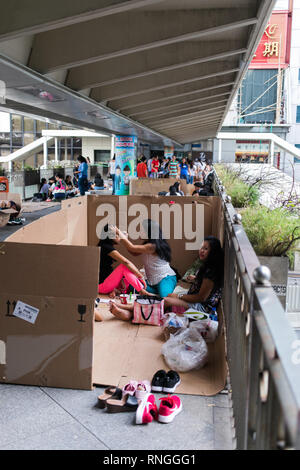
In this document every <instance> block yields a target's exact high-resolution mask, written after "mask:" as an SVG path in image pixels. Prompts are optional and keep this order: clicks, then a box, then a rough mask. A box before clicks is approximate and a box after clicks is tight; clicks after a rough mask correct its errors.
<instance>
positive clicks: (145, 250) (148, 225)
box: [110, 219, 177, 320]
mask: <svg viewBox="0 0 300 470" xmlns="http://www.w3.org/2000/svg"><path fill="white" fill-rule="evenodd" d="M142 226H143V231H144V237H143V238H146V240H145V243H144V244H143V245H134V244H133V243H131V242H130V241H129V240H128V238H127V236H126V235H125V234H124V233H122V232H121V231H120V230H119V229H117V228H116V231H117V233H118V235H119V236H120V238H121V241H122V242H123V244H124V245H125V246H126V248H127V250H128V251H129V252H130V253H131V254H133V255H142V256H143V264H144V267H145V272H146V276H147V294H148V295H158V296H159V297H167V296H168V295H169V294H171V293H172V292H173V291H174V289H175V287H176V284H177V276H176V272H175V271H174V270H173V269H172V268H171V266H170V261H171V248H170V246H169V244H168V242H167V241H166V240H165V239H164V238H163V235H162V231H161V228H160V226H159V225H158V224H157V223H156V222H155V221H153V220H151V219H147V220H144V221H143V223H142ZM122 307H123V305H122ZM122 307H121V304H115V305H111V306H110V311H111V313H112V314H113V315H115V316H116V317H118V318H120V319H122V320H129V319H130V318H131V317H132V310H133V307H132V306H128V309H127V307H126V308H125V315H124V309H123V308H122Z"/></svg>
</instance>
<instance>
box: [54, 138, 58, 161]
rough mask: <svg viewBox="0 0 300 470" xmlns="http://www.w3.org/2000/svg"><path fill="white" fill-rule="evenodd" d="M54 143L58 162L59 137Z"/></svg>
mask: <svg viewBox="0 0 300 470" xmlns="http://www.w3.org/2000/svg"><path fill="white" fill-rule="evenodd" d="M54 142H55V161H56V162H58V138H57V137H55V139H54Z"/></svg>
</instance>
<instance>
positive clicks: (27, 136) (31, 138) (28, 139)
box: [24, 134, 34, 145]
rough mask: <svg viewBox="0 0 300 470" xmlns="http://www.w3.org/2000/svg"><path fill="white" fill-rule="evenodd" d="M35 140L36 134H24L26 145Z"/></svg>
mask: <svg viewBox="0 0 300 470" xmlns="http://www.w3.org/2000/svg"><path fill="white" fill-rule="evenodd" d="M33 141H34V134H24V145H28V144H31V142H33Z"/></svg>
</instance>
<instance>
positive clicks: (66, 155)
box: [65, 139, 68, 160]
mask: <svg viewBox="0 0 300 470" xmlns="http://www.w3.org/2000/svg"><path fill="white" fill-rule="evenodd" d="M65 160H68V140H67V139H65Z"/></svg>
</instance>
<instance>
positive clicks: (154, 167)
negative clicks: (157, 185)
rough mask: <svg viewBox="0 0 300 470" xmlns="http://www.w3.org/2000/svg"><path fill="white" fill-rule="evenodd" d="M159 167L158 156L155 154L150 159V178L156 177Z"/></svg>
mask: <svg viewBox="0 0 300 470" xmlns="http://www.w3.org/2000/svg"><path fill="white" fill-rule="evenodd" d="M159 167H160V163H159V159H158V156H157V155H156V156H155V157H154V158H153V160H152V165H151V173H152V178H154V179H156V178H157V177H158V170H159Z"/></svg>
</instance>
